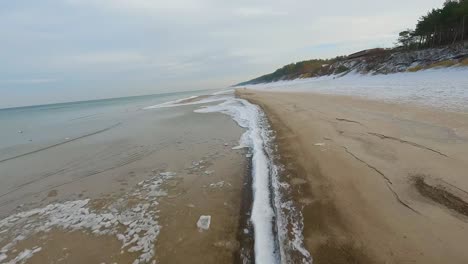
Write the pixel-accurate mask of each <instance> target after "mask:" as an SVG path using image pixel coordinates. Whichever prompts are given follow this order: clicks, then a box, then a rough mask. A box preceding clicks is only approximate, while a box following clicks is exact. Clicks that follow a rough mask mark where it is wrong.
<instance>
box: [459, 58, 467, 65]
mask: <svg viewBox="0 0 468 264" xmlns="http://www.w3.org/2000/svg"><path fill="white" fill-rule="evenodd" d="M459 65H460V66H468V58H466V59H464V60H462V61H460V63H459Z"/></svg>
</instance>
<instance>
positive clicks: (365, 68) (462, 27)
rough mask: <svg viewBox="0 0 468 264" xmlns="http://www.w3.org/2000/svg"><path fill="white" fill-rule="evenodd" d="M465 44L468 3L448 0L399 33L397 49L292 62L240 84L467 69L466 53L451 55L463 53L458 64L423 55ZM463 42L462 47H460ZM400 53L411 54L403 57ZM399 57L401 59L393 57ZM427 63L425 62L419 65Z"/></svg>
mask: <svg viewBox="0 0 468 264" xmlns="http://www.w3.org/2000/svg"><path fill="white" fill-rule="evenodd" d="M466 41H468V0H447V1H446V2H445V4H444V5H443V6H442V7H441V8H438V9H432V10H431V11H429V12H428V13H427V14H426V15H423V16H422V17H421V18H420V19H419V20H418V22H417V24H416V27H415V29H414V30H413V29H407V30H404V31H402V32H400V33H399V37H398V40H397V42H396V47H395V48H391V49H379V48H377V49H369V50H363V51H360V52H356V53H354V54H351V55H349V56H341V57H336V58H333V59H312V60H306V61H301V62H297V63H291V64H288V65H286V66H283V67H282V68H280V69H278V70H276V71H275V72H273V73H270V74H266V75H263V76H260V77H258V78H255V79H253V80H250V81H247V82H243V83H239V84H237V85H246V84H257V83H268V82H274V81H280V80H292V79H297V78H310V77H317V76H323V75H330V74H346V73H347V72H349V71H351V70H355V71H357V72H363V73H371V72H373V73H389V72H398V71H410V72H416V71H420V70H425V69H429V68H436V67H449V66H453V65H461V66H468V59H467V58H466V52H465V53H463V52H462V53H459V52H458V51H455V52H453V53H452V55H453V54H455V55H460V54H461V55H460V56H459V57H458V58H457V59H458V61H457V60H454V59H451V58H450V56H449V55H450V52H448V53H445V54H444V53H443V52H437V51H429V52H428V53H429V54H426V55H424V53H425V52H424V51H423V49H427V48H438V47H443V46H447V45H451V47H452V48H453V47H458V48H456V49H465V50H466V48H468V47H467V44H468V42H466ZM460 43H462V44H461V45H459V44H460ZM454 44H456V45H454ZM463 46H465V48H463ZM456 49H454V50H456ZM457 52H458V53H457ZM401 53H408V54H407V55H405V54H403V55H401ZM431 53H432V54H431ZM398 54H400V55H401V56H394V55H398ZM437 56H445V58H442V59H441V58H436V57H437ZM418 57H419V58H418ZM392 59H393V60H394V62H395V63H396V65H395V66H394V67H393V68H391V67H386V66H389V65H384V64H385V63H387V64H388V62H389V61H391V60H392ZM353 60H354V61H353ZM399 60H400V61H399ZM424 60H426V61H425V63H423V64H420V65H418V63H420V62H421V61H424ZM431 60H432V61H431ZM413 62H416V65H412V63H413ZM390 64H391V63H390ZM357 66H358V68H357V69H356V67H357ZM390 66H392V65H390ZM353 67H354V68H353ZM389 68H390V69H389Z"/></svg>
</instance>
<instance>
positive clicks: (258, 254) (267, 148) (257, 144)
mask: <svg viewBox="0 0 468 264" xmlns="http://www.w3.org/2000/svg"><path fill="white" fill-rule="evenodd" d="M179 102H180V101H179ZM207 102H220V103H219V104H217V105H208V106H202V107H200V108H199V109H196V110H195V112H196V113H214V112H219V113H223V114H227V115H229V116H231V117H232V119H233V120H234V121H235V122H236V123H237V124H238V125H239V126H241V127H243V128H245V129H246V131H245V133H243V134H242V136H241V138H240V140H239V145H238V146H237V147H233V149H240V148H245V147H247V148H249V152H248V153H247V154H246V157H247V158H252V178H253V180H252V189H253V205H252V212H251V221H252V224H253V227H254V228H253V231H254V240H255V244H254V248H255V262H256V263H259V264H262V263H268V264H274V263H287V262H288V261H289V260H290V259H289V255H290V253H291V252H292V251H295V252H297V253H298V254H302V256H303V263H312V258H311V256H310V254H309V252H308V251H307V250H306V249H305V248H304V246H303V237H302V218H300V217H299V216H300V215H299V214H298V213H297V212H298V211H297V210H296V209H295V207H294V206H293V205H292V203H291V202H290V201H284V199H285V197H283V196H282V195H281V192H282V191H284V188H285V187H284V186H287V184H283V183H281V182H280V181H279V179H278V171H279V168H278V166H277V165H276V164H275V163H274V162H273V156H274V154H273V148H272V147H273V145H274V144H273V136H272V131H271V129H270V126H269V124H268V120H267V118H266V116H265V114H264V113H263V111H262V110H261V109H260V108H259V107H258V106H256V105H254V104H251V103H249V102H248V101H246V100H243V99H238V98H235V96H234V94H233V90H228V91H225V92H224V91H223V92H221V93H215V94H213V95H211V96H210V97H208V98H205V99H202V100H199V101H196V102H191V103H188V104H203V103H207ZM163 105H164V107H177V106H181V105H187V104H180V103H177V102H176V103H173V102H168V103H165V104H163ZM151 108H158V107H148V108H146V109H151ZM225 146H229V144H228V143H225ZM202 162H203V161H200V162H193V163H192V165H193V166H192V168H194V167H198V166H199V165H200V164H201V163H202ZM270 183H271V184H270ZM225 185H226V183H225V182H218V183H213V184H210V187H212V188H218V187H219V188H220V187H223V186H225ZM228 185H229V184H228ZM273 207H274V208H273ZM275 212H277V214H276V215H275ZM288 212H291V215H290V216H287V215H286V214H287V213H288ZM210 219H211V218H210ZM200 221H203V220H202V218H200V219H199V223H200V224H202V225H203V223H202V222H200ZM205 221H206V220H205ZM298 221H300V222H298ZM199 223H197V226H199V225H198V224H199ZM288 223H290V224H292V225H293V226H295V227H297V229H295V232H296V233H294V234H293V237H294V241H295V242H294V243H293V242H291V241H289V233H288ZM274 230H276V231H277V232H276V233H274Z"/></svg>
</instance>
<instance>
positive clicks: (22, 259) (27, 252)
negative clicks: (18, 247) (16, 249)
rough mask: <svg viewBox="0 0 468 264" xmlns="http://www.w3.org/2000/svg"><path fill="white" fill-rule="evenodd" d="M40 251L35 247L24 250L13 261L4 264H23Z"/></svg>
mask: <svg viewBox="0 0 468 264" xmlns="http://www.w3.org/2000/svg"><path fill="white" fill-rule="evenodd" d="M41 250H42V248H41V247H35V248H33V249H25V250H23V251H21V252H20V253H19V254H18V255H17V256H16V257H15V258H14V259H12V260H10V261H8V262H6V263H5V264H16V263H25V262H26V260H27V259H29V258H31V257H32V256H33V255H34V254H35V253H37V252H39V251H41ZM0 260H1V259H0Z"/></svg>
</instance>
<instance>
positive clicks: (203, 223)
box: [197, 215, 211, 232]
mask: <svg viewBox="0 0 468 264" xmlns="http://www.w3.org/2000/svg"><path fill="white" fill-rule="evenodd" d="M210 223H211V215H202V216H200V218H199V219H198V221H197V227H198V230H199V231H200V232H203V231H206V230H208V229H210Z"/></svg>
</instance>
